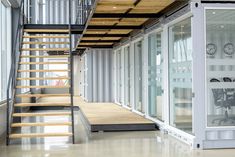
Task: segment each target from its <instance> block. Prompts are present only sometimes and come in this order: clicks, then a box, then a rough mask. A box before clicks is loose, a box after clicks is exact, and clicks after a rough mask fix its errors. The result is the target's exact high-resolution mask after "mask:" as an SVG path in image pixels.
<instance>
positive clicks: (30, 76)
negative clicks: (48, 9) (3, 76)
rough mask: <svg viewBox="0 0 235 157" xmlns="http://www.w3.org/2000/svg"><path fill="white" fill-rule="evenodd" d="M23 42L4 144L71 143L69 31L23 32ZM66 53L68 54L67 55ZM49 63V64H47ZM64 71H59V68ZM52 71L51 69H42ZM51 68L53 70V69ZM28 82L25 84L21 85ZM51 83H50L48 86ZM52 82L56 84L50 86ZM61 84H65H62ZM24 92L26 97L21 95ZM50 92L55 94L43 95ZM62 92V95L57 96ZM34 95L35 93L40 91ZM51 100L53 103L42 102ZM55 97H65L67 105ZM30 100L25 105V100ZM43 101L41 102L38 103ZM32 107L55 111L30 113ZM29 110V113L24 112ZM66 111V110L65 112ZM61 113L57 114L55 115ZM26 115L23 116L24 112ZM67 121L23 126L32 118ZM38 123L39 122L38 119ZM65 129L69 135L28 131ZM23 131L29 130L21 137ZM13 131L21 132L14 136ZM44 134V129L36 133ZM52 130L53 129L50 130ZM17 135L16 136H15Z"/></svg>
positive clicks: (72, 117)
mask: <svg viewBox="0 0 235 157" xmlns="http://www.w3.org/2000/svg"><path fill="white" fill-rule="evenodd" d="M22 38H23V40H22V42H21V46H20V47H21V50H20V56H19V61H18V69H17V72H16V85H15V91H16V92H15V96H14V100H13V107H12V112H11V113H10V114H9V116H10V118H9V119H10V120H9V130H8V139H7V140H8V144H9V143H10V140H14V139H19V138H38V137H40V138H43V137H54V136H68V137H72V142H73V143H74V114H73V97H72V95H73V92H72V91H73V89H72V79H71V78H72V70H71V69H72V68H71V67H72V63H71V62H72V59H71V58H72V54H71V44H70V43H71V33H70V29H23V36H22ZM69 52H70V53H69ZM51 59H53V61H51ZM61 66H63V67H67V68H66V69H64V68H63V69H62V68H59V67H61ZM45 67H52V68H45ZM53 68H54V69H53ZM53 73H57V74H58V73H63V74H66V75H64V76H48V74H53ZM27 81H28V82H30V83H27V84H25V82H27ZM50 82H52V83H50ZM53 82H59V83H58V84H57V83H54V84H53ZM64 82H67V84H65V83H64ZM24 89H28V91H30V92H29V93H28V92H27V93H25V90H24ZM50 89H53V90H51V91H52V92H53V91H54V92H55V93H52V92H50V93H46V92H43V91H47V90H50ZM55 89H57V90H60V89H63V91H66V92H64V93H61V92H57V90H55ZM40 90H41V92H40V93H38V92H37V91H40ZM48 97H52V98H54V99H53V101H48V102H47V99H45V98H48ZM58 97H68V100H69V101H68V102H59V101H58V100H57V98H58ZM26 99H27V100H29V99H31V100H34V101H33V102H32V101H31V102H28V101H27V102H25V100H26ZM41 99H45V100H44V101H39V100H41ZM32 107H34V108H35V107H38V108H45V107H54V108H55V107H56V108H57V110H56V112H54V111H53V112H51V111H50V112H48V111H47V110H43V112H33V111H31V110H30V108H32ZM28 109H29V110H28ZM65 109H67V110H65ZM68 109H69V110H68ZM59 110H61V111H59ZM26 111H27V112H26ZM52 116H54V117H60V116H61V117H65V116H66V117H69V118H68V121H65V122H61V121H60V118H58V121H54V119H53V121H52V122H48V121H47V122H23V121H24V119H26V118H32V117H52ZM39 119H40V118H39ZM48 126H51V127H55V126H64V127H69V129H68V130H70V131H69V132H59V131H60V130H58V132H49V133H48V132H39V131H38V129H35V131H36V132H35V131H34V132H32V133H31V132H30V133H29V130H31V128H32V127H48ZM24 128H29V129H28V130H27V133H24V131H23V130H24ZM13 130H18V131H19V130H21V131H20V133H15V132H14V131H13ZM39 130H44V129H39ZM54 130H55V129H54ZM18 131H17V132H18Z"/></svg>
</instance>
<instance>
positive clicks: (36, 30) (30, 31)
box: [24, 29, 69, 33]
mask: <svg viewBox="0 0 235 157" xmlns="http://www.w3.org/2000/svg"><path fill="white" fill-rule="evenodd" d="M24 32H28V33H33V32H42V33H44V32H48V33H50V32H52V33H57V32H58V33H61V32H62V33H69V29H24Z"/></svg>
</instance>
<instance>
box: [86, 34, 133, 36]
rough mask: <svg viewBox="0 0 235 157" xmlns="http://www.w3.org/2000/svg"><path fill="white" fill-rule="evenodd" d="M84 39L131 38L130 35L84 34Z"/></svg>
mask: <svg viewBox="0 0 235 157" xmlns="http://www.w3.org/2000/svg"><path fill="white" fill-rule="evenodd" d="M83 37H129V34H84V35H83Z"/></svg>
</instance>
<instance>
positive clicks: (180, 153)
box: [0, 113, 235, 157]
mask: <svg viewBox="0 0 235 157" xmlns="http://www.w3.org/2000/svg"><path fill="white" fill-rule="evenodd" d="M75 119H76V121H75V123H76V144H74V145H73V144H71V143H70V139H68V138H61V137H58V138H52V137H51V138H45V139H32V140H29V139H25V140H22V141H21V142H20V143H22V144H20V143H19V141H18V142H15V143H14V142H13V144H12V145H10V146H5V143H4V141H3V140H2V141H1V144H0V157H221V156H224V157H234V156H235V149H217V150H191V149H190V147H189V146H188V145H186V144H184V143H181V142H180V141H178V140H176V139H174V138H173V137H171V136H168V135H164V134H162V133H161V132H159V131H146V132H144V131H139V132H97V133H91V134H88V133H87V131H86V129H85V128H84V127H83V124H82V121H81V120H80V118H79V113H77V114H76V116H75ZM40 120H42V119H40ZM45 120H46V119H45ZM47 120H49V119H47ZM54 129H58V128H54ZM39 130H40V129H39ZM46 130H47V131H48V130H49V131H50V129H46ZM64 130H68V128H66V127H65V128H64ZM30 143H33V144H30ZM43 143H44V144H43Z"/></svg>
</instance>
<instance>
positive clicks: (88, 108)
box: [39, 97, 153, 125]
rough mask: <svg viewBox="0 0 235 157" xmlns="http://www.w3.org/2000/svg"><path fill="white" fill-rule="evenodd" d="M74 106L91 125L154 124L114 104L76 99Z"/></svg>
mask: <svg viewBox="0 0 235 157" xmlns="http://www.w3.org/2000/svg"><path fill="white" fill-rule="evenodd" d="M54 101H55V99H53V98H41V99H39V102H54ZM56 101H60V102H62V103H66V102H68V101H70V98H67V97H60V98H56ZM74 105H75V106H79V108H80V109H81V110H82V112H83V113H84V115H85V116H86V118H87V120H88V121H89V123H90V124H91V125H96V124H104V125H106V124H152V123H153V122H152V121H150V120H148V119H146V118H144V117H142V116H139V115H138V114H136V113H133V112H131V111H129V110H127V109H125V108H123V107H121V106H119V105H117V104H114V103H87V102H85V101H83V99H82V98H80V97H74Z"/></svg>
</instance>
